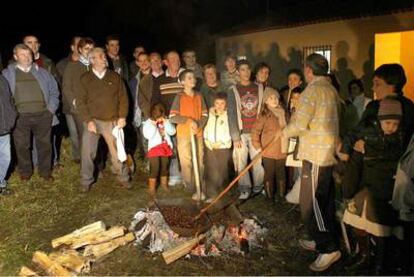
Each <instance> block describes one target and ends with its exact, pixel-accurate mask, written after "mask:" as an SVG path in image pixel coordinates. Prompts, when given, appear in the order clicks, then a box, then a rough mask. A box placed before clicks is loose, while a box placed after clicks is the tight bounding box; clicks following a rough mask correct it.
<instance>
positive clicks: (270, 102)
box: [266, 95, 279, 109]
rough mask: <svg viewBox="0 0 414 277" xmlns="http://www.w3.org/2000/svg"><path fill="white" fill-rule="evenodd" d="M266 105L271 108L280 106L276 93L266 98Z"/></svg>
mask: <svg viewBox="0 0 414 277" xmlns="http://www.w3.org/2000/svg"><path fill="white" fill-rule="evenodd" d="M266 105H267V106H268V107H269V108H273V109H274V108H277V106H279V99H278V98H277V97H276V95H270V96H269V98H267V100H266Z"/></svg>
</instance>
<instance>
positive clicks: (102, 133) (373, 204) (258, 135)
mask: <svg viewBox="0 0 414 277" xmlns="http://www.w3.org/2000/svg"><path fill="white" fill-rule="evenodd" d="M39 50H40V42H39V40H38V38H37V37H36V36H34V35H27V36H25V37H24V38H23V41H22V43H19V44H17V45H16V46H15V47H14V49H13V58H14V60H12V61H10V62H9V64H8V66H7V67H6V68H5V69H4V70H3V72H2V76H0V98H1V101H0V111H1V112H0V116H1V117H0V195H2V196H6V195H8V194H10V192H11V191H10V189H9V188H8V187H7V181H6V176H7V171H8V169H9V165H10V163H11V160H12V155H11V150H12V149H14V151H15V153H16V155H15V156H16V160H15V161H13V162H14V163H15V164H16V165H17V174H18V175H19V177H20V179H21V180H22V181H23V182H27V181H29V180H30V179H31V177H32V175H33V172H34V169H35V168H37V173H38V175H39V176H40V177H41V178H42V179H43V180H44V181H47V182H53V180H54V176H53V175H52V170H53V169H54V168H58V167H62V165H61V164H60V161H59V160H60V141H61V137H62V128H63V127H62V125H65V126H66V127H65V128H67V130H68V132H69V136H70V141H71V147H72V151H71V154H72V161H73V163H77V164H80V191H81V192H83V193H88V192H90V191H91V189H92V188H93V184H94V183H95V182H96V180H97V179H98V178H104V174H103V169H104V167H105V163H106V159H107V158H109V159H110V160H111V167H110V169H111V172H112V173H113V174H114V175H116V176H117V178H118V183H119V185H120V187H122V188H124V189H130V188H132V187H133V184H132V183H131V174H132V171H131V169H130V166H129V162H128V154H129V155H130V156H134V152H137V155H138V156H140V157H141V158H142V159H143V160H144V161H145V162H146V163H147V164H148V168H149V172H148V184H147V186H148V199H149V202H150V203H152V202H153V201H154V200H155V199H156V197H157V196H156V195H157V187H158V186H160V187H161V188H162V189H164V190H166V191H169V189H170V187H171V186H177V185H182V186H184V187H185V188H186V190H187V191H188V193H189V197H191V198H192V199H193V200H195V201H203V202H206V203H210V202H211V201H212V200H213V199H214V198H215V197H216V196H217V195H218V193H220V192H221V191H222V190H223V189H224V188H225V187H226V185H227V184H228V183H229V181H230V180H232V179H233V178H234V177H235V176H236V175H239V174H241V173H245V170H244V169H245V168H246V166H247V165H248V164H249V163H250V162H253V165H252V170H251V172H250V173H251V174H249V172H247V174H244V175H242V176H241V178H240V180H239V182H238V189H237V191H233V195H236V197H238V198H239V199H240V200H246V199H248V198H250V197H252V196H253V195H256V194H259V193H263V194H264V195H265V196H266V197H267V199H268V200H269V203H275V202H281V201H286V200H288V201H289V202H291V203H297V204H299V206H300V211H301V216H302V221H303V223H304V224H305V226H306V230H307V234H308V237H307V238H306V239H300V240H299V242H298V243H299V245H300V246H301V247H302V248H304V249H306V250H310V251H317V252H318V257H317V259H316V260H315V261H314V262H313V263H312V264H311V265H310V269H311V270H313V271H325V270H327V269H328V268H330V267H331V265H333V264H334V263H335V262H336V261H338V260H339V259H341V256H342V254H341V251H340V235H339V233H338V232H337V230H338V228H337V225H338V220H337V213H336V209H337V205H336V201H335V200H338V197H339V198H341V202H343V203H345V211H344V214H343V218H341V221H342V223H343V224H346V226H347V227H346V228H347V229H348V233H349V237H350V245H351V255H350V259H349V262H347V264H346V265H345V266H347V267H349V268H350V269H351V268H353V269H355V270H363V269H369V272H370V273H372V274H376V275H381V274H393V273H396V274H397V273H401V274H409V273H411V274H413V264H414V260H413V253H414V242H413V241H414V238H413V237H414V224H413V222H414V184H413V182H414V136H413V132H414V104H413V102H412V101H411V100H409V99H408V98H406V97H405V96H404V95H403V87H404V85H405V83H406V76H405V72H404V69H403V67H402V66H401V65H399V64H384V65H381V66H380V67H378V68H377V69H376V70H375V73H374V76H373V84H374V85H373V88H372V89H373V91H374V95H375V98H376V99H375V100H372V99H370V98H368V97H367V96H366V94H365V92H364V85H363V83H362V82H361V80H352V81H351V82H350V83H349V84H347V85H348V91H349V95H348V98H347V99H341V98H340V97H339V94H338V91H339V85H340V84H339V83H338V81H337V80H336V77H335V75H333V74H329V64H328V61H327V59H326V58H325V57H324V56H322V55H319V54H316V53H314V54H311V55H309V56H308V57H305V66H304V71H302V70H301V69H296V68H295V69H291V70H289V72H288V73H287V83H288V84H287V85H286V86H285V87H282V88H274V87H271V86H270V85H269V84H270V82H269V79H270V77H271V73H272V70H278V69H277V68H271V67H270V66H269V65H268V64H267V63H266V62H260V63H258V64H256V65H255V66H254V67H252V65H251V64H250V61H248V60H246V59H244V58H241V59H239V58H237V57H236V56H234V55H232V54H229V55H227V56H226V59H225V64H224V66H225V70H224V71H222V72H218V69H217V67H216V65H215V64H212V63H209V64H206V65H204V66H201V65H200V64H198V63H197V60H196V52H195V51H194V50H186V51H184V52H183V53H182V56H181V57H180V55H179V54H178V52H176V51H173V50H172V51H169V52H167V53H165V54H164V55H163V56H161V55H160V54H159V53H157V52H152V53H148V52H146V51H145V49H144V47H143V46H137V47H136V48H135V49H134V52H133V57H134V60H133V61H132V62H131V63H130V64H128V63H127V60H126V59H125V57H124V56H122V55H121V54H120V40H119V38H118V37H117V36H108V37H107V38H106V43H105V48H100V47H97V46H96V45H95V42H94V40H93V39H91V38H89V37H74V38H73V39H72V41H71V45H70V53H69V55H68V57H66V58H64V59H62V60H61V61H59V62H58V63H57V65H56V66H55V64H54V63H53V62H52V61H51V60H50V59H49V58H48V57H46V56H45V55H44V54H42V53H40V52H39ZM181 61H183V62H184V67H181ZM342 85H343V84H342ZM131 138H134V139H131ZM130 141H136V142H137V143H136V145H134V144H133V143H130ZM55 177H56V178H58V175H57V174H55ZM334 177H335V178H334ZM335 189H339V190H340V192H341V193H340V194H338V193H336V190H335ZM288 191H289V192H288ZM338 195H340V196H338ZM285 199H286V200H285ZM342 200H343V201H342ZM390 261H392V263H391V262H390ZM361 272H362V271H361Z"/></svg>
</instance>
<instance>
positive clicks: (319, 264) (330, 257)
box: [309, 251, 342, 272]
mask: <svg viewBox="0 0 414 277" xmlns="http://www.w3.org/2000/svg"><path fill="white" fill-rule="evenodd" d="M341 256H342V255H341V251H334V252H331V253H324V254H319V255H318V258H316V260H315V261H314V262H313V263H311V264H310V266H309V269H310V270H312V271H316V272H321V271H325V270H327V269H328V268H329V267H330V266H331V265H333V264H334V263H335V262H336V261H338V260H339V259H340V258H341Z"/></svg>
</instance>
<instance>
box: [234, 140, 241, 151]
mask: <svg viewBox="0 0 414 277" xmlns="http://www.w3.org/2000/svg"><path fill="white" fill-rule="evenodd" d="M234 147H235V148H238V149H240V148H242V147H243V142H242V141H241V140H238V141H235V142H234Z"/></svg>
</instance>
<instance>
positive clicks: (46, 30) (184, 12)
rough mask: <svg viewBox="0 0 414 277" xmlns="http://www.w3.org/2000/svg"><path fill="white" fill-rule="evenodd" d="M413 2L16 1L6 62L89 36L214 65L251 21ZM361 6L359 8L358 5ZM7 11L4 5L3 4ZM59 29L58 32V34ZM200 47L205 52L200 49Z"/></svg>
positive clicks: (9, 13)
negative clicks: (18, 51)
mask: <svg viewBox="0 0 414 277" xmlns="http://www.w3.org/2000/svg"><path fill="white" fill-rule="evenodd" d="M413 2H414V1H407V0H406V1H398V0H394V1H387V0H381V1H378V0H377V1H374V0H369V1H350V0H341V1H339V0H330V1H328V0H307V1H299V0H295V1H294V0H283V1H277V0H273V1H271V0H102V1H87V0H84V1H79V0H72V1H53V3H52V4H50V3H46V2H45V1H28V2H27V3H25V1H16V0H12V1H9V3H8V8H7V9H5V8H2V12H1V13H2V17H1V18H2V24H1V29H0V30H1V31H0V32H1V35H2V38H1V41H0V52H1V53H2V56H3V62H5V61H7V60H8V59H9V58H11V51H12V48H13V46H14V45H15V44H16V43H19V42H20V41H21V39H22V37H23V36H24V35H26V34H30V33H32V34H35V35H37V36H38V37H39V39H40V41H41V43H42V46H41V52H42V53H44V54H46V55H48V56H49V57H51V58H52V59H53V60H55V61H57V60H59V59H60V58H62V57H64V56H66V55H67V53H68V49H69V42H70V39H71V37H72V36H74V35H81V36H90V37H92V38H93V39H94V40H95V41H96V42H97V43H98V45H101V46H103V45H104V38H105V36H106V35H108V34H117V35H120V37H121V52H122V53H124V55H125V56H127V58H128V59H131V53H132V49H133V47H134V46H135V45H137V44H143V45H144V46H145V47H146V48H147V51H154V50H156V51H159V52H161V53H163V52H164V51H166V50H170V49H176V50H178V51H182V50H184V49H185V48H195V49H196V50H198V49H201V51H203V53H202V54H201V55H200V54H199V56H200V57H201V58H200V59H201V61H200V62H201V63H206V62H212V61H214V58H215V57H214V56H215V53H214V35H217V34H220V33H223V32H224V31H226V30H229V29H232V28H234V27H237V26H240V25H241V24H245V23H248V22H252V21H254V22H259V24H258V25H260V22H261V21H262V19H263V22H264V23H266V22H269V19H270V20H271V21H274V22H276V23H280V22H282V23H292V22H293V23H294V22H300V21H303V20H314V19H317V18H320V17H329V16H355V15H358V14H363V13H369V12H373V11H374V12H375V11H378V10H387V9H395V8H404V7H407V6H410V5H411V6H412V4H413ZM356 3H358V4H356ZM2 5H3V6H4V2H3V3H2ZM56 28H57V29H58V30H57V31H56V30H55V29H56ZM201 45H202V46H203V47H201Z"/></svg>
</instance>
